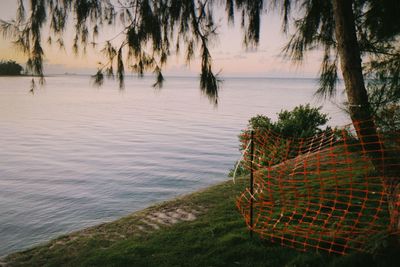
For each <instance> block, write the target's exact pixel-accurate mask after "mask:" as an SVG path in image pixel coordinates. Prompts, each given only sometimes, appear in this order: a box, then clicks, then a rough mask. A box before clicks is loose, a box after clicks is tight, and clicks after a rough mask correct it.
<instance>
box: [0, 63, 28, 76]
mask: <svg viewBox="0 0 400 267" xmlns="http://www.w3.org/2000/svg"><path fill="white" fill-rule="evenodd" d="M22 70H23V68H22V66H21V65H19V64H18V63H17V62H15V61H13V60H8V61H3V60H2V61H0V75H7V76H10V75H13V76H14V75H21V72H22Z"/></svg>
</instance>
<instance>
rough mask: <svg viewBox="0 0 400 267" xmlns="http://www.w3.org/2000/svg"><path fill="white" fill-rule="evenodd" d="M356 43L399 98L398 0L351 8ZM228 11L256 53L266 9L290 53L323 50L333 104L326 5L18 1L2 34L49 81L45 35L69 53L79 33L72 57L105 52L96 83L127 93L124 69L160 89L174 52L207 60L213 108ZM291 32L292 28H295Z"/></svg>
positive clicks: (206, 88) (372, 71) (317, 1)
mask: <svg viewBox="0 0 400 267" xmlns="http://www.w3.org/2000/svg"><path fill="white" fill-rule="evenodd" d="M352 5H353V11H354V17H355V26H356V30H357V40H358V43H359V47H360V51H361V55H362V58H363V60H364V67H365V69H364V74H365V75H366V76H368V77H372V78H385V79H381V80H382V82H383V83H384V85H382V84H381V87H382V86H384V88H385V90H386V89H388V88H389V87H390V88H391V90H394V91H396V94H397V93H398V88H399V78H398V77H399V65H400V64H399V62H400V59H399V54H400V51H399V45H398V35H399V32H400V26H399V25H400V16H398V14H400V7H399V3H398V1H396V0H381V1H376V0H354V1H352ZM218 8H219V9H225V11H226V20H227V22H228V23H229V24H231V25H234V22H235V19H236V18H235V15H236V14H240V25H241V27H242V29H243V43H244V44H245V45H246V46H255V47H256V46H257V45H258V44H259V41H260V34H262V31H261V28H260V25H261V19H262V16H263V15H265V14H266V13H267V12H266V11H267V10H272V11H273V10H277V11H279V12H281V14H282V24H283V25H282V26H283V27H282V29H283V32H286V33H293V34H292V36H291V37H290V39H289V41H288V44H287V46H286V47H285V49H284V53H285V54H286V55H287V56H288V57H289V58H291V59H293V60H295V61H301V60H302V59H303V58H304V55H305V53H306V52H308V51H310V50H316V49H318V50H321V51H322V52H323V54H324V56H323V60H322V62H321V71H320V87H319V89H318V91H317V92H318V93H319V94H320V95H322V96H325V97H329V96H331V95H333V94H334V93H335V88H336V87H335V85H336V81H337V77H338V61H339V60H338V50H337V37H336V34H335V19H334V14H333V4H332V1H326V0H270V1H263V0H251V1H250V0H195V1H194V0H160V1H152V0H119V1H114V0H103V1H99V0H31V1H30V6H29V9H27V7H26V3H25V2H24V1H23V0H18V9H17V15H16V18H15V20H13V21H1V25H0V26H1V27H0V28H1V30H2V32H3V35H4V36H6V37H9V38H12V39H13V40H14V41H15V44H16V45H17V46H18V47H19V48H20V49H21V50H22V51H23V52H24V53H25V54H26V55H27V56H28V62H27V67H28V69H29V70H30V71H31V72H32V73H33V74H36V75H40V76H42V75H43V56H44V53H45V52H44V50H43V42H44V41H45V40H43V39H44V37H43V32H44V30H45V29H47V28H48V30H49V37H48V38H47V42H48V43H50V44H53V43H55V44H57V45H58V46H60V47H63V46H64V39H63V38H64V33H65V31H66V29H67V28H68V27H69V26H70V25H71V22H72V24H73V27H74V30H75V31H74V32H75V35H74V38H73V47H72V49H73V51H74V52H76V53H78V52H79V51H83V52H84V51H85V50H86V49H87V48H88V46H92V47H94V48H96V47H99V46H101V47H100V48H99V49H100V50H101V52H102V53H103V54H104V60H103V62H102V64H101V66H100V67H99V69H98V71H97V73H96V75H94V79H95V82H96V83H97V84H101V83H102V82H103V79H104V77H105V76H106V77H113V76H114V75H115V76H116V77H117V78H118V80H119V85H120V87H121V88H122V87H124V74H125V72H126V69H130V70H131V71H133V72H136V73H138V74H139V75H140V76H141V75H143V73H144V72H146V71H152V72H154V73H155V74H156V82H155V84H154V86H156V87H160V86H162V83H163V81H164V77H163V75H162V69H163V67H164V66H165V64H166V63H167V61H168V58H169V57H170V56H171V54H173V53H180V54H182V55H184V57H185V60H186V62H188V63H189V62H190V61H191V60H192V59H193V57H194V56H195V55H196V53H198V54H199V55H200V56H201V74H200V88H201V90H202V91H203V92H204V93H205V94H206V95H207V96H208V97H209V98H210V99H211V100H213V101H216V100H217V99H218V88H219V82H220V80H219V79H218V75H216V74H215V73H214V70H213V64H212V55H211V53H210V48H209V47H210V43H211V42H212V41H213V40H214V39H215V38H216V37H217V36H218V26H217V24H216V22H215V20H216V16H215V10H216V9H218ZM109 25H117V26H118V27H119V28H120V31H119V32H118V33H117V34H116V36H114V37H113V38H111V39H109V40H106V41H105V42H101V43H99V42H98V36H99V32H100V29H101V28H105V27H108V26H109ZM289 26H292V28H290V27H289Z"/></svg>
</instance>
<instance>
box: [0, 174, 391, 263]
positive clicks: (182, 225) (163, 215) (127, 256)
mask: <svg viewBox="0 0 400 267" xmlns="http://www.w3.org/2000/svg"><path fill="white" fill-rule="evenodd" d="M244 183H245V180H243V179H241V180H239V182H237V183H236V184H233V183H232V182H231V181H229V182H225V183H222V184H219V185H216V186H213V187H211V188H208V189H206V190H204V191H200V192H197V193H194V194H190V195H187V196H184V197H182V198H178V199H175V200H172V201H168V202H165V203H162V204H159V205H156V206H153V207H150V208H148V209H145V210H143V211H140V212H137V213H134V214H132V215H129V216H127V217H124V218H121V219H119V220H117V221H114V222H111V223H105V224H102V225H99V226H96V227H92V228H88V229H85V230H82V231H79V232H75V233H72V234H69V235H65V236H62V237H59V238H57V239H55V240H53V241H51V242H49V243H47V244H45V245H42V246H38V247H35V248H33V249H30V250H27V251H24V252H20V253H15V254H12V255H9V256H8V257H7V258H5V259H3V261H4V263H5V265H6V266H377V265H382V266H386V265H387V266H389V265H390V264H389V263H388V262H386V261H384V260H382V258H379V257H374V256H372V255H369V254H364V255H361V254H350V255H348V256H344V257H339V256H329V255H327V254H324V253H302V252H298V251H296V250H293V249H289V248H284V247H281V246H279V245H276V244H271V243H269V242H266V241H263V240H260V239H259V238H258V237H257V236H256V235H255V236H254V237H253V238H252V239H251V238H250V236H249V232H248V231H247V229H246V226H245V224H244V221H243V219H242V218H241V216H240V215H239V213H238V211H237V209H236V207H235V197H236V196H237V194H238V192H240V191H241V190H242V189H243V187H244ZM157 218H158V219H157ZM395 262H396V261H394V263H395ZM394 266H395V265H394Z"/></svg>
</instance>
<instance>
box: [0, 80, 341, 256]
mask: <svg viewBox="0 0 400 267" xmlns="http://www.w3.org/2000/svg"><path fill="white" fill-rule="evenodd" d="M152 83H153V80H152V79H147V78H145V79H143V80H137V79H133V78H132V79H131V80H129V79H128V80H127V86H126V88H127V89H126V90H125V91H123V92H120V91H118V89H115V88H116V85H115V84H114V83H106V84H105V86H104V87H102V88H101V89H95V88H92V87H91V86H90V80H89V78H88V77H81V76H68V77H66V76H59V77H49V78H47V85H46V87H45V88H44V89H39V90H38V91H37V92H36V94H35V95H31V94H29V93H28V87H29V79H28V78H0V147H1V153H0V237H1V238H0V255H4V254H7V253H10V252H12V251H15V250H20V249H23V248H27V247H30V246H32V245H34V244H37V243H40V242H43V241H46V240H49V239H51V238H54V237H56V236H57V235H60V234H62V233H67V232H70V231H73V230H77V229H79V228H83V227H87V226H90V225H94V224H97V223H100V222H104V221H110V220H113V219H115V218H117V217H119V216H122V215H124V214H127V213H129V212H132V211H135V210H139V209H141V208H143V207H145V206H148V205H150V204H151V203H154V202H157V201H161V200H166V199H169V198H172V197H174V196H177V195H179V194H184V193H187V192H190V191H194V190H196V189H198V188H202V187H205V186H207V185H210V184H213V183H216V182H219V181H223V180H224V179H226V175H227V173H228V171H229V169H230V168H231V167H232V165H233V163H234V162H235V160H237V158H238V156H239V153H238V142H237V135H238V134H239V132H240V130H241V129H243V128H244V127H245V126H246V124H247V120H248V119H249V118H250V117H251V116H254V115H256V114H266V115H268V116H270V117H272V118H276V113H277V112H279V111H280V110H281V109H291V108H293V107H294V106H296V105H298V104H304V103H307V102H311V103H313V104H314V105H315V104H318V103H316V101H315V100H314V98H313V92H314V90H315V86H316V85H315V81H314V80H310V79H254V78H253V79H241V78H230V79H226V80H225V82H224V84H223V89H222V91H221V94H220V95H221V99H220V101H219V106H218V108H215V107H214V106H213V105H210V104H209V102H208V100H207V99H206V98H205V97H203V96H202V95H201V93H200V91H199V89H198V81H197V80H196V79H195V78H172V77H171V78H169V79H168V80H167V82H166V84H165V88H164V89H163V90H162V91H161V92H158V91H154V90H153V89H152V88H151V84H152ZM324 111H325V112H329V114H330V115H331V117H332V124H343V123H344V122H346V121H347V120H346V117H345V115H343V114H341V113H340V112H339V111H338V109H337V108H336V107H335V106H334V105H332V104H330V103H328V104H326V105H325V106H324Z"/></svg>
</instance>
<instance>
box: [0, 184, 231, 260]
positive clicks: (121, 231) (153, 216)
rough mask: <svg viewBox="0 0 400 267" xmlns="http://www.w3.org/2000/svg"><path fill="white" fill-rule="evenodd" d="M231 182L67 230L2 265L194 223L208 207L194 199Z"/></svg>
mask: <svg viewBox="0 0 400 267" xmlns="http://www.w3.org/2000/svg"><path fill="white" fill-rule="evenodd" d="M230 184H232V181H231V179H226V180H225V181H223V182H219V183H216V184H214V185H211V186H208V187H205V188H201V189H198V190H196V191H194V192H191V193H186V194H182V195H179V196H176V197H174V198H172V199H169V200H165V201H162V202H158V203H154V204H150V206H148V207H146V208H144V209H141V210H138V211H134V212H131V213H129V214H127V215H125V216H122V217H119V218H117V219H115V220H112V221H110V222H103V223H100V224H96V225H94V226H89V227H86V228H82V229H79V230H77V231H72V232H69V233H65V234H62V235H59V236H57V237H55V238H52V239H50V240H49V241H45V242H42V243H38V244H36V245H33V246H32V247H28V248H25V249H21V250H17V251H15V252H11V253H8V254H6V255H3V256H0V267H4V266H10V264H11V266H13V263H12V262H10V259H12V258H15V257H19V255H24V254H27V253H28V254H29V253H31V252H34V251H35V250H41V249H43V248H48V249H49V250H52V249H54V248H60V247H62V246H68V245H70V244H71V243H73V242H75V241H78V240H79V239H81V238H91V237H94V236H99V235H100V236H102V237H103V238H105V239H108V240H110V241H112V242H118V241H121V240H124V239H125V238H127V237H129V236H133V237H141V236H142V235H149V234H152V233H154V232H155V231H158V230H162V229H165V228H168V227H171V226H173V225H175V224H178V223H185V222H193V221H195V220H197V218H198V217H199V216H201V215H203V214H204V213H206V212H207V210H208V208H207V207H204V206H202V205H198V204H195V203H193V201H191V200H192V199H193V198H196V197H197V196H198V195H202V194H204V193H207V191H210V190H214V189H215V188H218V187H224V186H230Z"/></svg>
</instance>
